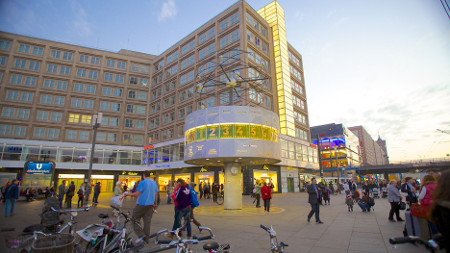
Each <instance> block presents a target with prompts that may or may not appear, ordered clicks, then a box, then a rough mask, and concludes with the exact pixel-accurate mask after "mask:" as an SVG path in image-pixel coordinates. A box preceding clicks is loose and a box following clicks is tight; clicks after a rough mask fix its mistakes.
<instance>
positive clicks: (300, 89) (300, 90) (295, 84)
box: [291, 79, 304, 95]
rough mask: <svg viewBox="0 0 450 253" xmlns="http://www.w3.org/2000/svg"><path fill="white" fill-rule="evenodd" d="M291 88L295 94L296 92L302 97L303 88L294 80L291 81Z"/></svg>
mask: <svg viewBox="0 0 450 253" xmlns="http://www.w3.org/2000/svg"><path fill="white" fill-rule="evenodd" d="M291 87H292V89H294V90H295V91H296V92H298V93H299V94H300V95H304V93H303V87H302V86H301V85H300V84H299V83H298V82H296V81H295V80H293V79H291Z"/></svg>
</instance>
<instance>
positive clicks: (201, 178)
mask: <svg viewBox="0 0 450 253" xmlns="http://www.w3.org/2000/svg"><path fill="white" fill-rule="evenodd" d="M194 182H195V184H196V185H197V186H196V187H195V190H196V191H198V190H199V189H198V186H199V185H200V182H202V183H203V184H202V185H205V184H208V183H209V184H210V185H212V184H213V183H214V172H213V171H211V172H197V173H195V176H194Z"/></svg>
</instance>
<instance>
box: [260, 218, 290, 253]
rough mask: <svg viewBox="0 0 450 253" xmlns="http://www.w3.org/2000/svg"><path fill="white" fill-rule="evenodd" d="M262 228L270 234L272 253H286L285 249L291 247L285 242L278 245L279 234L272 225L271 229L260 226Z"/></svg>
mask: <svg viewBox="0 0 450 253" xmlns="http://www.w3.org/2000/svg"><path fill="white" fill-rule="evenodd" d="M260 227H261V228H262V229H264V230H266V232H267V233H269V236H270V250H271V252H272V253H281V252H284V248H285V247H288V246H289V245H287V244H285V243H284V242H280V243H279V244H278V239H277V232H276V231H275V230H274V229H273V227H272V225H270V228H267V227H266V226H264V225H260Z"/></svg>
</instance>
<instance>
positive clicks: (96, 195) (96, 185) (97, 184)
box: [92, 182, 101, 204]
mask: <svg viewBox="0 0 450 253" xmlns="http://www.w3.org/2000/svg"><path fill="white" fill-rule="evenodd" d="M100 188H101V187H100V182H97V183H96V184H95V186H94V198H93V199H92V202H93V203H94V204H98V196H99V195H100Z"/></svg>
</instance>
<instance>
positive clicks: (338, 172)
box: [334, 147, 341, 192]
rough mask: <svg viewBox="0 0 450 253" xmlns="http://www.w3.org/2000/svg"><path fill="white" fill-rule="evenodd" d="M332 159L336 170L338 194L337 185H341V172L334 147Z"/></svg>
mask: <svg viewBox="0 0 450 253" xmlns="http://www.w3.org/2000/svg"><path fill="white" fill-rule="evenodd" d="M334 159H335V160H336V169H337V178H338V182H337V188H338V192H339V185H340V183H341V171H340V170H339V165H338V159H337V147H334Z"/></svg>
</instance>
